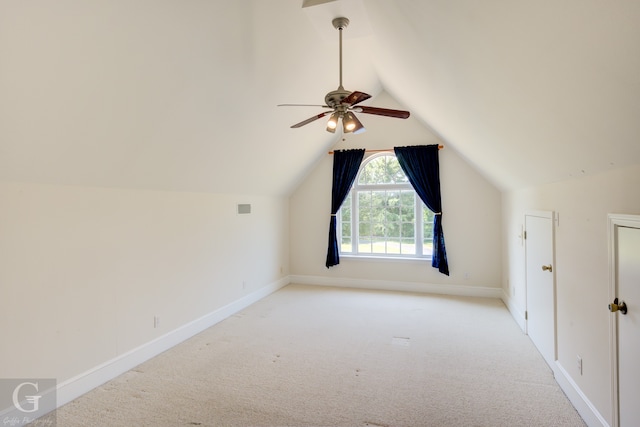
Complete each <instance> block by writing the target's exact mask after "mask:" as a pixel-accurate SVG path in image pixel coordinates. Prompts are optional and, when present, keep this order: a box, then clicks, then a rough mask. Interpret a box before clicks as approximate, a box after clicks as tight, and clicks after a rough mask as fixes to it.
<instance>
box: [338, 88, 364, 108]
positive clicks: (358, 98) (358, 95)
mask: <svg viewBox="0 0 640 427" xmlns="http://www.w3.org/2000/svg"><path fill="white" fill-rule="evenodd" d="M369 98H371V95H369V94H367V93H364V92H358V91H355V92H351V94H349V96H347V97H346V98H345V99H343V100H342V102H341V103H342V104H347V105H356V104H359V103H360V102H362V101H366V100H367V99H369Z"/></svg>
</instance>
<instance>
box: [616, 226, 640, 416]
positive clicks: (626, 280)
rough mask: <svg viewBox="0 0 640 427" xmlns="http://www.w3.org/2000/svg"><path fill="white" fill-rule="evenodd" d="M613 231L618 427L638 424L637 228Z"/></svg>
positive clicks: (639, 261) (639, 304)
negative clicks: (616, 308) (615, 237)
mask: <svg viewBox="0 0 640 427" xmlns="http://www.w3.org/2000/svg"><path fill="white" fill-rule="evenodd" d="M639 226H640V224H639ZM616 231H617V239H616V240H617V250H616V276H617V280H616V282H617V283H616V290H615V295H614V297H615V298H618V304H617V306H618V307H619V309H618V311H614V312H613V313H612V317H613V321H614V322H615V323H616V324H617V325H616V326H617V340H616V341H617V343H616V347H617V356H618V367H617V370H616V371H617V377H618V378H617V380H618V405H619V408H618V415H619V420H620V421H619V426H621V427H631V426H637V425H639V424H638V423H639V422H640V365H639V362H640V228H634V227H627V226H618V227H616ZM623 303H624V304H623ZM625 307H626V314H624V312H625ZM610 310H611V307H610ZM614 310H615V308H614Z"/></svg>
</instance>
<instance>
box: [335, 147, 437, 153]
mask: <svg viewBox="0 0 640 427" xmlns="http://www.w3.org/2000/svg"><path fill="white" fill-rule="evenodd" d="M443 148H444V145H438V150H442V149H443ZM384 151H393V148H386V149H380V150H364V152H365V153H382V152H384ZM333 153H334V151H329V154H333Z"/></svg>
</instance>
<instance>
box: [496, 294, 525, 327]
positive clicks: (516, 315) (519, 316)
mask: <svg viewBox="0 0 640 427" xmlns="http://www.w3.org/2000/svg"><path fill="white" fill-rule="evenodd" d="M502 302H504V305H506V306H507V309H508V310H509V312H510V313H511V317H513V320H515V321H516V323H517V324H518V326H520V329H522V332H524V333H526V331H527V321H526V319H525V317H524V313H523V312H521V311H520V310H518V307H517V306H516V305H515V304H514V302H513V300H512V299H511V298H510V297H509V295H507V293H506V292H505V291H504V289H503V290H502Z"/></svg>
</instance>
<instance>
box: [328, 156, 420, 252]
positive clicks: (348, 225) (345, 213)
mask: <svg viewBox="0 0 640 427" xmlns="http://www.w3.org/2000/svg"><path fill="white" fill-rule="evenodd" d="M337 216H338V220H339V226H338V233H339V235H338V241H339V242H340V251H341V253H343V254H347V255H358V256H384V257H406V258H416V257H431V253H432V247H433V212H431V211H430V210H429V209H428V208H427V207H426V206H425V205H424V203H422V200H420V197H418V195H417V194H416V192H415V191H414V190H413V187H412V186H411V184H410V183H409V180H408V179H407V177H406V175H405V174H404V172H403V171H402V168H401V167H400V164H399V163H398V160H397V159H396V156H395V155H394V154H392V153H386V152H385V153H381V154H377V155H373V156H370V157H369V158H367V159H366V160H365V161H364V162H363V163H362V166H361V167H360V171H359V172H358V176H357V177H356V181H355V183H354V185H353V188H352V189H351V191H350V192H349V195H348V196H347V198H346V199H345V201H344V203H343V204H342V207H341V208H340V211H339V212H338V215H337Z"/></svg>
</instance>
